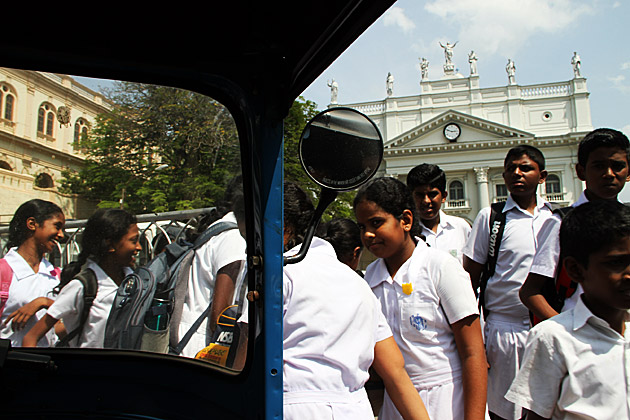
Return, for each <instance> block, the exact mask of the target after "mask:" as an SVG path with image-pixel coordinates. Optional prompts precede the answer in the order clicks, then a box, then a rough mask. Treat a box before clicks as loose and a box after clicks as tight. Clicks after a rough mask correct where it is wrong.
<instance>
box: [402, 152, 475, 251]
mask: <svg viewBox="0 0 630 420" xmlns="http://www.w3.org/2000/svg"><path fill="white" fill-rule="evenodd" d="M407 187H408V188H409V189H410V190H411V192H412V194H413V200H414V201H415V203H416V207H417V208H418V215H419V217H420V221H421V222H422V223H420V228H421V230H422V231H421V233H422V234H423V235H424V236H425V242H426V243H427V244H428V245H429V246H431V247H434V248H437V249H441V250H443V251H446V252H448V253H449V254H451V255H452V256H454V257H455V258H457V259H458V260H459V262H460V263H461V262H462V257H463V256H462V248H463V247H464V245H465V244H466V240H467V239H468V235H470V230H471V227H470V225H469V224H468V222H467V221H465V220H464V219H462V218H461V217H456V216H450V215H448V214H446V213H444V212H443V211H442V204H444V202H445V201H446V197H447V196H448V192H447V191H446V175H445V174H444V171H443V170H442V169H440V167H439V166H437V165H431V164H428V163H423V164H421V165H418V166H416V167H415V168H413V169H412V170H411V171H409V174H407Z"/></svg>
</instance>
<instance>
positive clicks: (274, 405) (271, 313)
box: [261, 125, 284, 419]
mask: <svg viewBox="0 0 630 420" xmlns="http://www.w3.org/2000/svg"><path fill="white" fill-rule="evenodd" d="M264 135H265V137H266V138H265V139H264V141H263V142H261V143H262V144H264V145H265V147H264V149H263V150H262V179H261V180H262V187H263V191H266V192H267V198H266V202H264V204H263V208H264V214H263V220H264V223H263V246H264V250H265V259H264V262H263V264H264V265H263V272H264V278H265V282H264V289H263V300H264V306H263V308H264V316H263V331H264V335H263V337H264V349H265V350H264V351H265V363H264V364H265V373H264V383H265V418H266V419H282V266H283V265H282V250H283V239H282V238H283V235H282V232H283V227H282V212H283V208H284V200H283V188H282V183H283V169H284V164H283V163H284V153H283V148H284V143H283V141H282V126H281V125H280V126H278V127H275V129H270V130H269V131H267V132H265V133H264Z"/></svg>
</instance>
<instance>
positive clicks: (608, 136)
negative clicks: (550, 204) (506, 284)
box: [520, 128, 630, 320]
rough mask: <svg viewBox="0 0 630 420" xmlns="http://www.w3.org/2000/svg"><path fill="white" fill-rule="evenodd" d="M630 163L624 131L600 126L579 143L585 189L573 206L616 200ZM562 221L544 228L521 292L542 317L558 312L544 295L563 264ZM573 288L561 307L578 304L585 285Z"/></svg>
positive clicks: (580, 173)
mask: <svg viewBox="0 0 630 420" xmlns="http://www.w3.org/2000/svg"><path fill="white" fill-rule="evenodd" d="M629 162H630V142H628V138H627V137H626V136H625V135H624V134H623V133H621V132H619V131H617V130H613V129H610V128H598V129H596V130H593V131H591V132H590V133H588V134H587V135H586V136H585V137H584V139H583V140H582V141H581V142H580V144H579V146H578V163H577V165H576V166H575V170H576V172H577V176H578V178H579V179H580V180H582V181H584V182H586V189H585V190H584V192H582V195H581V196H580V198H579V199H578V200H577V201H576V202H575V203H573V205H572V207H574V208H575V207H577V206H579V205H581V204H584V203H587V202H589V201H598V200H612V201H616V200H617V195H618V194H619V193H620V192H621V190H622V189H623V187H624V185H625V184H626V182H628V180H629V179H630V172H629V171H628V165H629ZM561 220H562V218H561V217H560V216H559V215H557V214H556V215H554V217H553V218H551V219H549V220H547V221H546V222H545V224H544V225H543V227H542V228H541V230H540V233H539V235H538V243H539V248H538V250H537V252H536V256H535V257H534V261H533V263H532V266H531V268H530V270H529V275H528V276H527V280H525V283H524V284H523V287H522V288H521V291H520V297H521V300H522V301H523V303H524V304H525V305H526V306H527V307H528V308H529V310H530V311H531V312H532V313H533V314H534V315H535V316H536V317H537V318H539V319H541V320H544V319H547V318H550V317H552V316H554V315H557V314H558V312H557V311H556V309H554V308H552V307H551V306H550V305H549V303H548V302H547V300H546V299H545V297H544V296H543V295H542V290H543V288H544V286H545V284H549V283H550V284H552V285H553V286H552V287H555V286H556V284H555V278H556V277H557V276H556V274H557V271H558V267H561V266H562V264H561V263H559V261H558V260H559V258H560V241H559V235H558V232H559V230H560V222H561ZM562 290H564V289H562ZM570 291H572V292H573V293H572V295H571V296H568V297H566V294H568V293H565V297H566V299H565V301H564V306H563V308H562V310H567V309H570V308H572V307H573V306H574V305H575V304H576V302H577V301H578V299H579V295H580V293H582V287H581V286H580V285H579V284H578V285H577V289H573V288H570ZM569 293H570V292H569ZM558 306H560V305H558Z"/></svg>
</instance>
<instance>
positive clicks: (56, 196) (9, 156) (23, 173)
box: [0, 68, 109, 223]
mask: <svg viewBox="0 0 630 420" xmlns="http://www.w3.org/2000/svg"><path fill="white" fill-rule="evenodd" d="M108 108H109V104H108V103H107V102H106V100H105V98H104V97H103V96H102V95H100V94H99V93H96V92H93V91H91V90H90V89H88V88H86V87H85V86H83V85H81V84H79V83H78V82H76V81H75V80H74V79H72V78H71V77H70V76H66V75H59V74H53V73H44V72H33V71H24V70H14V69H7V68H0V187H1V188H0V221H1V222H4V223H6V222H8V221H9V220H10V219H11V217H12V215H13V213H14V212H15V210H16V208H17V207H18V206H19V205H20V204H21V203H23V202H25V201H27V200H30V199H32V198H41V199H44V200H49V201H52V202H54V203H56V204H58V205H59V206H60V207H61V208H62V209H63V211H64V213H65V215H66V218H83V217H87V216H89V214H90V213H91V211H92V210H93V208H94V204H93V203H87V202H85V201H83V200H80V199H78V198H77V197H76V196H73V195H67V194H62V193H60V192H59V189H58V182H59V179H60V178H61V176H62V175H61V174H62V171H63V170H66V169H70V170H75V171H76V170H78V169H80V168H81V166H82V163H83V159H84V156H83V154H82V152H81V141H84V140H85V139H86V138H87V136H88V133H89V132H90V130H91V129H92V127H94V122H95V117H96V115H97V114H99V113H102V112H105V111H107V109H108Z"/></svg>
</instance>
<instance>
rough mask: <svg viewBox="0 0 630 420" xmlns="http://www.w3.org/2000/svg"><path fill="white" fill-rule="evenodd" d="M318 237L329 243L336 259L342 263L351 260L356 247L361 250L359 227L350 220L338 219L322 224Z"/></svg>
mask: <svg viewBox="0 0 630 420" xmlns="http://www.w3.org/2000/svg"><path fill="white" fill-rule="evenodd" d="M318 236H319V237H320V238H322V239H325V240H327V241H328V242H330V244H331V245H332V247H333V248H334V249H335V253H336V254H337V259H338V260H339V261H341V262H343V263H345V262H347V261H350V260H352V258H353V257H354V250H355V249H356V248H357V247H359V248H360V249H363V242H361V230H360V229H359V225H357V224H356V223H355V222H354V221H352V220H350V219H345V218H338V219H332V220H331V221H329V222H327V223H324V224H323V225H322V226H321V229H320V231H319V234H318Z"/></svg>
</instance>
